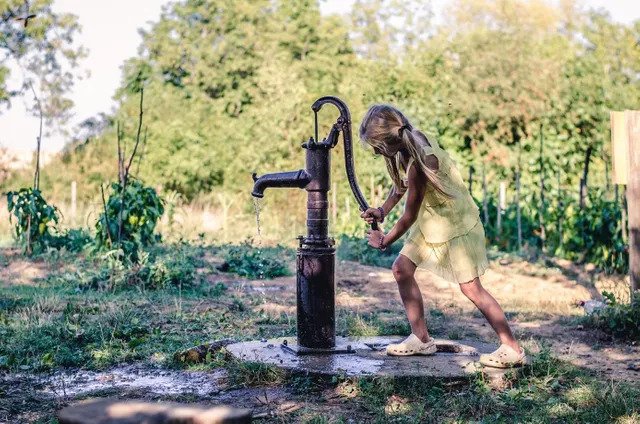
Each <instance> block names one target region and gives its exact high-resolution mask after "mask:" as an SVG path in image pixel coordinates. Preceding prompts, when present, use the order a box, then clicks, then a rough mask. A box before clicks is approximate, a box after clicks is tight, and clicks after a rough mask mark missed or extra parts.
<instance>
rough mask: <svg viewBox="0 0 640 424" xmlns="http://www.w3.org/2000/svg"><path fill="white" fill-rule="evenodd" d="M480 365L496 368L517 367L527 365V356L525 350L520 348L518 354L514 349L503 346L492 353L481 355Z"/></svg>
mask: <svg viewBox="0 0 640 424" xmlns="http://www.w3.org/2000/svg"><path fill="white" fill-rule="evenodd" d="M480 363H481V364H482V365H485V366H487V367H494V368H511V367H517V366H521V365H525V364H526V363H527V355H526V354H525V353H524V349H523V348H520V353H518V352H516V351H515V350H514V349H513V348H512V347H510V346H507V345H504V344H503V345H500V347H499V348H498V349H496V350H495V351H493V352H492V353H488V354H487V353H485V354H483V355H480Z"/></svg>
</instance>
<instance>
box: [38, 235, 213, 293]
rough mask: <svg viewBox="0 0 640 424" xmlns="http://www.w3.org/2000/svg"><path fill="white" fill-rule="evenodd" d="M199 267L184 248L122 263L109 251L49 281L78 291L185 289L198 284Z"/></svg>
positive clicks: (194, 255)
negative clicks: (74, 287)
mask: <svg viewBox="0 0 640 424" xmlns="http://www.w3.org/2000/svg"><path fill="white" fill-rule="evenodd" d="M200 263H201V259H200V258H199V257H198V256H197V251H196V250H194V249H191V248H189V247H188V246H185V245H175V246H171V247H170V248H164V249H157V250H150V251H148V252H140V253H139V260H138V261H137V262H129V261H126V260H125V261H123V260H122V258H121V257H120V255H119V254H118V251H110V252H107V253H106V254H104V255H102V256H100V257H99V258H97V259H95V260H94V263H93V264H85V266H82V267H80V269H79V270H78V271H76V272H75V273H67V274H59V275H53V276H50V277H49V280H53V281H57V282H62V283H64V284H68V285H76V286H77V287H78V288H79V289H80V290H98V291H117V290H122V289H131V288H135V289H140V290H142V291H145V290H163V289H169V288H180V289H184V288H187V287H193V286H197V285H199V284H200V283H201V280H200V276H199V275H198V273H197V267H198V266H199V265H200ZM219 290H223V289H222V288H219Z"/></svg>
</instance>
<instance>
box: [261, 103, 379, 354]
mask: <svg viewBox="0 0 640 424" xmlns="http://www.w3.org/2000/svg"><path fill="white" fill-rule="evenodd" d="M327 103H330V104H332V105H334V106H336V107H337V108H338V111H339V112H340V116H339V117H338V119H337V121H336V123H335V124H333V126H332V127H331V130H330V131H329V134H328V135H327V137H326V138H325V139H323V140H322V141H318V112H319V111H320V109H322V107H323V106H324V105H325V104H327ZM311 109H312V110H313V112H314V114H315V138H314V137H311V138H309V141H307V142H305V143H303V144H302V147H303V148H304V149H305V150H306V169H300V170H298V171H292V172H279V173H273V174H265V175H263V176H261V177H259V178H258V177H257V176H256V174H255V173H254V174H253V180H254V186H253V192H252V193H251V194H252V195H253V196H255V197H263V196H264V190H265V189H266V188H268V187H297V188H304V189H305V190H306V191H307V236H306V237H303V236H300V237H299V240H300V246H299V248H298V252H297V307H298V344H299V347H298V349H295V352H296V353H307V352H321V353H322V352H330V353H334V352H338V351H345V350H344V349H336V346H335V286H334V269H335V248H334V247H333V246H334V240H333V239H332V238H330V237H329V235H328V227H329V219H328V210H329V202H328V195H327V193H328V192H329V188H330V186H331V184H330V180H329V176H330V170H331V160H330V159H331V156H330V150H331V149H332V148H333V147H335V146H336V144H337V143H338V137H339V135H340V132H342V139H343V141H344V159H345V167H346V170H347V179H348V180H349V186H350V187H351V191H352V192H353V195H354V196H355V198H356V201H357V202H358V205H359V206H360V209H361V210H362V211H365V210H367V209H368V207H369V206H368V204H367V201H366V200H365V199H364V196H363V195H362V192H361V191H360V188H359V187H358V182H357V179H356V174H355V169H354V165H353V149H352V137H351V114H350V113H349V109H348V108H347V105H346V104H345V103H344V102H343V101H342V100H340V99H339V98H337V97H334V96H325V97H321V98H319V99H318V100H316V101H315V102H314V103H313V105H312V106H311ZM371 228H373V229H377V228H378V226H377V224H376V223H375V222H374V223H373V224H372V225H371ZM346 351H351V350H350V349H348V348H347V349H346Z"/></svg>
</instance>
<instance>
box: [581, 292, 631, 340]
mask: <svg viewBox="0 0 640 424" xmlns="http://www.w3.org/2000/svg"><path fill="white" fill-rule="evenodd" d="M602 295H603V296H604V297H605V299H606V302H607V305H606V306H605V307H603V308H601V309H598V310H596V311H595V312H594V313H593V314H592V315H590V316H589V317H588V318H587V320H588V323H589V324H590V325H591V326H593V327H596V328H599V329H601V330H603V331H605V332H607V333H609V334H611V335H612V336H614V337H617V338H620V339H627V340H636V341H640V326H639V325H638V323H640V292H636V294H635V296H632V297H631V301H630V302H629V303H621V302H619V301H618V300H617V299H616V298H615V296H614V295H613V294H611V293H609V292H606V291H605V292H603V293H602Z"/></svg>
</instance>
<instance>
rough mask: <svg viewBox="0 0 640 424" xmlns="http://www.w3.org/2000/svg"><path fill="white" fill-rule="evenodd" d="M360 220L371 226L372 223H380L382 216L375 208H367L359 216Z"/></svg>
mask: <svg viewBox="0 0 640 424" xmlns="http://www.w3.org/2000/svg"><path fill="white" fill-rule="evenodd" d="M360 218H362V219H364V220H365V221H366V222H367V224H373V221H376V222H380V221H382V214H381V213H380V211H379V210H378V209H376V208H369V209H367V210H366V211H364V212H362V213H361V214H360Z"/></svg>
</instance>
